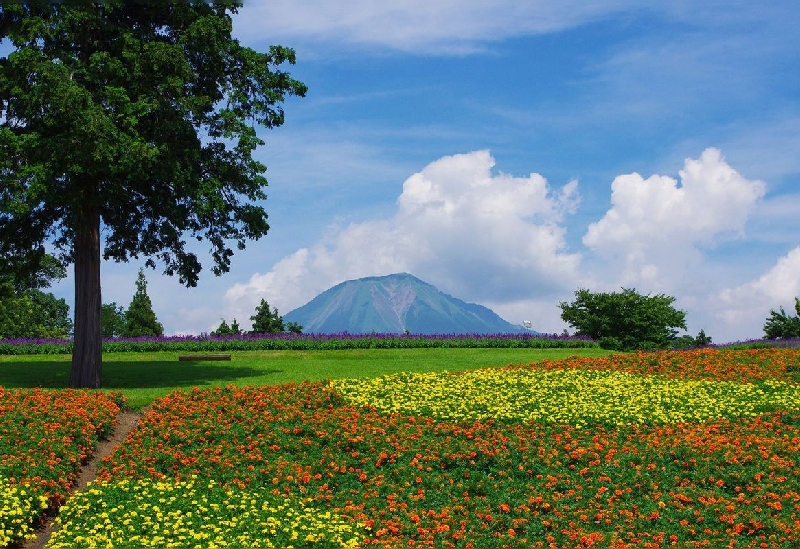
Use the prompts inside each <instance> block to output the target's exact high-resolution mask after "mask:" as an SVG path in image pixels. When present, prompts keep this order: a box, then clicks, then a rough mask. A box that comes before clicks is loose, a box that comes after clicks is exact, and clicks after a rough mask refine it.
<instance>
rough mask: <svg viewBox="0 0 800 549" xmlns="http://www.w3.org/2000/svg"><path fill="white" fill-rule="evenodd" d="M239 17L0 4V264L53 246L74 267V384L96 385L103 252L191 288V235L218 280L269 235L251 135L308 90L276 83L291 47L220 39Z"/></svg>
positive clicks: (192, 8) (156, 8)
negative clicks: (205, 250) (252, 243)
mask: <svg viewBox="0 0 800 549" xmlns="http://www.w3.org/2000/svg"><path fill="white" fill-rule="evenodd" d="M238 5H239V3H234V2H223V3H207V2H172V3H158V2H145V3H139V2H135V3H131V2H111V3H108V2H106V3H97V2H91V3H86V2H81V3H50V2H20V3H10V2H4V3H3V4H2V5H0V41H2V42H3V44H4V45H5V46H8V47H10V48H11V49H12V51H11V52H10V53H8V54H7V55H4V56H3V57H0V259H2V258H3V257H6V256H13V257H28V256H29V255H30V253H31V251H32V250H39V249H41V247H42V246H43V245H44V243H50V244H51V245H53V246H54V247H55V250H56V252H57V253H58V257H59V258H60V259H61V260H63V261H64V262H65V263H74V264H75V283H76V286H77V288H76V296H79V298H76V303H75V316H76V322H75V326H76V330H75V340H76V345H75V353H76V354H75V356H74V357H73V359H74V360H73V373H75V374H77V375H73V376H72V379H73V380H74V382H75V383H76V386H78V385H80V386H83V385H82V384H86V383H91V384H92V385H91V386H95V384H98V385H99V382H100V375H99V374H100V372H99V369H100V341H99V340H100V335H101V314H100V308H101V303H100V296H99V292H100V272H99V267H97V266H98V265H99V263H100V254H101V242H100V240H101V239H102V240H103V242H102V250H103V251H102V253H103V255H104V257H105V258H106V259H114V260H116V261H127V260H129V259H130V258H136V257H139V256H140V255H142V256H144V257H146V258H147V265H148V266H150V267H154V266H155V262H156V261H159V262H160V263H162V264H163V265H164V272H165V273H166V274H168V275H177V276H178V278H179V280H180V281H181V283H183V284H186V285H188V286H195V285H196V284H197V281H198V278H199V273H200V271H201V269H202V266H201V263H200V261H199V260H198V257H197V255H196V254H195V253H193V252H191V251H189V250H187V248H186V242H187V241H190V238H189V237H191V240H194V239H197V240H205V241H207V242H208V243H209V245H210V248H211V258H212V260H213V265H212V268H211V270H212V272H214V273H215V274H221V273H223V272H227V271H228V270H229V268H230V261H231V257H232V256H233V250H234V249H244V247H245V243H246V241H248V240H252V239H258V238H260V237H262V236H264V235H265V234H266V233H267V231H268V229H269V225H268V224H267V214H266V212H265V210H264V209H263V207H262V206H261V205H260V204H261V202H262V201H263V200H264V199H265V198H266V193H265V192H264V187H265V186H266V185H267V180H266V178H265V177H264V175H263V174H264V172H265V171H266V166H264V165H263V164H262V163H261V162H259V161H258V160H256V159H255V158H253V153H254V151H255V150H256V148H257V147H258V146H260V145H262V144H263V141H262V139H261V138H260V137H259V134H258V130H259V128H258V127H259V126H263V127H265V128H275V127H278V126H281V125H282V124H283V122H284V112H283V108H282V107H281V104H282V103H283V101H284V100H285V98H286V97H287V96H292V95H297V96H304V95H305V92H306V86H305V85H304V84H302V83H301V82H299V81H297V80H294V79H293V78H291V76H290V75H289V74H288V73H287V72H284V71H282V70H279V67H280V66H281V65H284V64H286V63H288V64H294V62H295V53H294V51H293V50H291V49H289V48H286V47H281V46H271V47H270V48H269V50H268V51H267V52H265V53H260V52H256V51H254V50H252V49H250V48H246V47H243V46H242V45H241V44H240V43H239V41H238V40H236V39H235V38H233V36H232V14H235V13H236V10H237V6H238ZM5 51H8V49H6V50H5ZM101 223H102V227H103V230H102V232H101V231H100V226H101ZM234 245H235V248H234Z"/></svg>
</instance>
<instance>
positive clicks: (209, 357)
mask: <svg viewBox="0 0 800 549" xmlns="http://www.w3.org/2000/svg"><path fill="white" fill-rule="evenodd" d="M230 359H231V355H228V354H211V355H180V356H179V357H178V360H180V361H187V360H230Z"/></svg>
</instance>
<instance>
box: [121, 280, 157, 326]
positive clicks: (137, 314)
mask: <svg viewBox="0 0 800 549" xmlns="http://www.w3.org/2000/svg"><path fill="white" fill-rule="evenodd" d="M122 335H124V336H126V337H137V336H161V335H164V326H162V325H161V323H160V322H159V321H158V319H157V318H156V313H155V311H153V303H152V302H151V301H150V296H149V295H147V279H146V278H145V276H144V270H143V269H139V277H138V278H137V280H136V293H135V294H133V299H132V300H131V304H130V305H129V306H128V310H127V311H125V332H124V333H123V334H122Z"/></svg>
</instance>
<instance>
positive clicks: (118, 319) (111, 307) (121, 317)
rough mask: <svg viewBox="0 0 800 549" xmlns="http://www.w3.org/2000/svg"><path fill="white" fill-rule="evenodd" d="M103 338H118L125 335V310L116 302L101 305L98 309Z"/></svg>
mask: <svg viewBox="0 0 800 549" xmlns="http://www.w3.org/2000/svg"><path fill="white" fill-rule="evenodd" d="M100 318H101V322H102V334H103V337H118V336H121V335H122V334H124V333H125V324H126V322H125V309H123V308H122V305H117V303H116V302H114V301H112V302H111V303H103V305H102V307H101V309H100Z"/></svg>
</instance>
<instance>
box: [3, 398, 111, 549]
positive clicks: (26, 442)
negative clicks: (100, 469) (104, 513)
mask: <svg viewBox="0 0 800 549" xmlns="http://www.w3.org/2000/svg"><path fill="white" fill-rule="evenodd" d="M121 403H122V397H121V396H120V395H116V394H110V393H97V392H87V391H46V390H40V389H35V390H30V391H29V390H17V389H12V390H7V389H3V388H2V387H0V547H4V546H6V545H8V544H10V543H12V542H14V541H18V540H22V539H25V538H27V537H30V535H31V533H32V532H33V527H34V526H35V525H36V523H37V522H38V520H40V519H41V518H42V516H43V513H44V512H47V511H48V510H51V511H52V510H55V509H56V508H57V507H58V506H59V505H60V504H62V503H63V502H64V501H65V500H66V498H67V496H68V494H69V491H70V489H71V488H72V486H73V484H74V482H75V479H76V477H77V474H78V469H79V467H80V465H81V464H82V463H84V462H85V461H86V460H87V459H88V458H89V456H90V455H91V454H92V452H93V451H94V449H95V447H96V446H97V442H98V440H99V439H100V438H102V437H104V436H105V435H106V434H108V433H109V432H110V431H111V429H112V428H113V425H114V418H115V417H116V416H117V414H118V413H119V409H120V408H119V407H120V404H121Z"/></svg>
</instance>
